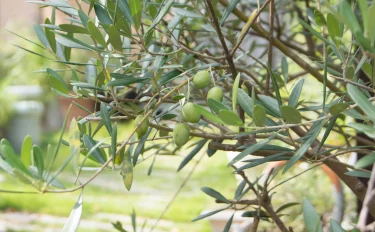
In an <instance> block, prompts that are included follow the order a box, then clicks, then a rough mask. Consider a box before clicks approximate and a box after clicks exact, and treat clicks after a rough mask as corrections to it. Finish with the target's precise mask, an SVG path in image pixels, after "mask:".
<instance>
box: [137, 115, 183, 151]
mask: <svg viewBox="0 0 375 232" xmlns="http://www.w3.org/2000/svg"><path fill="white" fill-rule="evenodd" d="M143 117H144V116H143V115H138V116H137V118H136V119H135V121H134V123H135V125H138V129H137V131H136V133H137V135H138V138H141V137H142V136H144V135H145V134H146V132H147V130H148V128H149V126H150V122H149V120H148V119H145V120H144V121H143V122H142V123H140V122H141V121H142V119H143ZM160 134H161V135H162V134H163V135H165V136H166V135H168V132H167V131H164V130H161V131H160ZM189 137H190V130H189V127H188V126H187V125H186V124H185V123H180V124H177V125H176V126H175V128H174V129H173V141H174V143H175V144H176V145H177V146H178V147H181V146H183V145H185V144H186V143H187V141H188V140H189Z"/></svg>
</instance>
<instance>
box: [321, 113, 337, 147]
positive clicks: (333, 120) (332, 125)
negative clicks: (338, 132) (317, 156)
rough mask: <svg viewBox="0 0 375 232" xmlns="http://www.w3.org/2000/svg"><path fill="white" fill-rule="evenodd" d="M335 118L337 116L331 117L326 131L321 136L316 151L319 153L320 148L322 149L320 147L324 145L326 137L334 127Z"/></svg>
mask: <svg viewBox="0 0 375 232" xmlns="http://www.w3.org/2000/svg"><path fill="white" fill-rule="evenodd" d="M337 117H338V116H334V117H332V118H331V119H330V120H329V123H328V126H327V129H326V131H325V132H324V135H323V138H322V140H321V141H320V145H319V148H318V151H320V148H322V146H323V145H324V143H325V141H326V140H327V138H328V135H329V134H330V133H331V131H332V128H333V127H334V126H335V124H336V120H337Z"/></svg>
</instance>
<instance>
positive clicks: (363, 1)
mask: <svg viewBox="0 0 375 232" xmlns="http://www.w3.org/2000/svg"><path fill="white" fill-rule="evenodd" d="M358 5H359V9H360V10H361V18H362V23H363V29H364V30H365V31H364V34H365V35H367V28H368V21H367V20H368V5H367V0H358ZM371 23H372V22H371Z"/></svg>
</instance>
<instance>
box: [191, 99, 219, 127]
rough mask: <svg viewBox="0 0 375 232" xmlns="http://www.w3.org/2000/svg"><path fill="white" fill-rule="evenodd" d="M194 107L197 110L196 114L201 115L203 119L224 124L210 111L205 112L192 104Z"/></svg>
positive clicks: (200, 107) (202, 108)
mask: <svg viewBox="0 0 375 232" xmlns="http://www.w3.org/2000/svg"><path fill="white" fill-rule="evenodd" d="M194 106H195V108H196V109H197V111H198V113H199V114H201V115H202V116H203V117H205V118H207V119H208V120H210V121H213V122H215V123H219V124H224V122H223V121H222V120H221V119H220V118H218V117H217V116H216V115H214V114H213V113H211V112H210V111H208V110H206V109H205V108H204V107H202V106H200V105H197V104H194Z"/></svg>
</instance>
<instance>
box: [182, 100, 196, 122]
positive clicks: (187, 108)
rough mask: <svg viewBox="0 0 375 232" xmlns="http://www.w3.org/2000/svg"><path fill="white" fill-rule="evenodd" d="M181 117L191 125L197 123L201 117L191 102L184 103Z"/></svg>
mask: <svg viewBox="0 0 375 232" xmlns="http://www.w3.org/2000/svg"><path fill="white" fill-rule="evenodd" d="M182 115H183V117H184V119H185V120H186V121H188V122H191V123H197V122H199V120H200V119H201V115H200V114H199V113H198V111H197V109H196V108H195V106H194V104H193V103H191V102H188V103H186V104H185V105H184V106H183V107H182Z"/></svg>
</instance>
